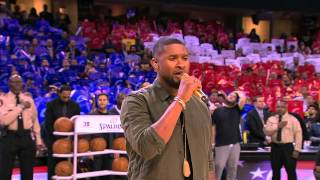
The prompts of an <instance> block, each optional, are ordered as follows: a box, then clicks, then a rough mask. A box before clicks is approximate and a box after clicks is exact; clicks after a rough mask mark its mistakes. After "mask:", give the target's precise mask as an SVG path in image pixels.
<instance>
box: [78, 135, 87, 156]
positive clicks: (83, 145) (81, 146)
mask: <svg viewBox="0 0 320 180" xmlns="http://www.w3.org/2000/svg"><path fill="white" fill-rule="evenodd" d="M88 151H89V141H88V140H87V139H84V138H81V139H79V140H78V153H84V152H88Z"/></svg>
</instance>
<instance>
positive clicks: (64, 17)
mask: <svg viewBox="0 0 320 180" xmlns="http://www.w3.org/2000/svg"><path fill="white" fill-rule="evenodd" d="M65 11H66V9H65V8H64V7H60V8H59V12H58V13H57V15H56V19H55V23H56V26H57V27H58V28H60V29H62V30H64V31H66V32H69V25H70V24H71V21H70V18H69V15H68V14H66V12H65Z"/></svg>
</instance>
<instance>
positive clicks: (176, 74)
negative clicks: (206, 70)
mask: <svg viewBox="0 0 320 180" xmlns="http://www.w3.org/2000/svg"><path fill="white" fill-rule="evenodd" d="M183 74H184V72H183V71H179V72H175V73H174V75H175V76H177V77H178V78H180V79H181V77H182V76H183Z"/></svg>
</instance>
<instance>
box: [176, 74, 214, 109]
mask: <svg viewBox="0 0 320 180" xmlns="http://www.w3.org/2000/svg"><path fill="white" fill-rule="evenodd" d="M193 94H195V95H196V96H197V97H199V98H200V99H201V100H203V101H207V99H208V97H207V96H206V94H205V93H204V92H203V91H202V90H201V81H200V80H199V79H197V78H196V77H194V76H189V75H188V74H187V73H184V74H183V76H182V77H181V82H180V86H179V90H178V94H177V96H179V97H180V98H181V99H182V100H183V101H184V102H185V103H187V102H188V101H189V100H190V98H191V96H192V95H193Z"/></svg>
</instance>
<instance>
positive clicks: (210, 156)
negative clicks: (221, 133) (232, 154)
mask: <svg viewBox="0 0 320 180" xmlns="http://www.w3.org/2000/svg"><path fill="white" fill-rule="evenodd" d="M210 129H211V128H210ZM212 138H213V137H212V136H211V134H210V142H212ZM208 157H209V161H208V166H209V171H213V172H214V171H215V163H214V158H213V149H212V146H211V143H210V146H209V152H208Z"/></svg>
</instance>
